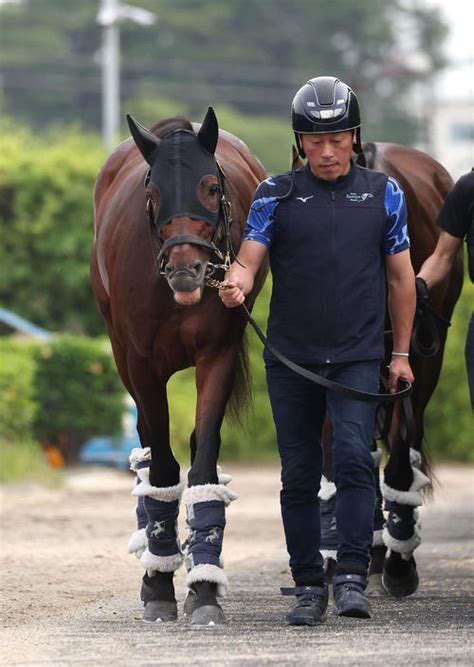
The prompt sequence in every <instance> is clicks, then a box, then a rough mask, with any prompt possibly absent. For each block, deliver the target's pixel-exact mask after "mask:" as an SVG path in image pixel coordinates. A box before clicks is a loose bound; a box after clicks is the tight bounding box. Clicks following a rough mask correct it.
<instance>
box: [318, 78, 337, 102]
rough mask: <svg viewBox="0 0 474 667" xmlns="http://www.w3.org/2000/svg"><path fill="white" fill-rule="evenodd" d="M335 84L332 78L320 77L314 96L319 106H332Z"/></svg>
mask: <svg viewBox="0 0 474 667" xmlns="http://www.w3.org/2000/svg"><path fill="white" fill-rule="evenodd" d="M335 83H336V81H335V80H334V79H333V78H332V76H321V77H320V78H319V81H318V83H317V87H315V92H316V96H317V98H318V102H319V104H321V105H326V104H327V105H329V104H334V97H335V95H334V93H335V87H336V86H335Z"/></svg>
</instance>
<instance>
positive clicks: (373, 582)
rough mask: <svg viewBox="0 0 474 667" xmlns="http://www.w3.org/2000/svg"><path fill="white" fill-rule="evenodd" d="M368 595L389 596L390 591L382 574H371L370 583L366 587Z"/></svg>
mask: <svg viewBox="0 0 474 667" xmlns="http://www.w3.org/2000/svg"><path fill="white" fill-rule="evenodd" d="M365 592H366V595H367V596H368V597H370V598H382V597H387V596H388V593H387V590H386V588H385V586H384V585H383V582H382V575H381V574H369V583H368V584H367V588H366V589H365Z"/></svg>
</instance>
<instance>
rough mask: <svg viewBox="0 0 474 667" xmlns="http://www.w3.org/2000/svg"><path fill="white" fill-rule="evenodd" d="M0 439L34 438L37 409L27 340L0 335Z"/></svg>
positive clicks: (32, 369) (21, 439) (19, 439)
mask: <svg viewBox="0 0 474 667" xmlns="http://www.w3.org/2000/svg"><path fill="white" fill-rule="evenodd" d="M0 357H1V360H2V363H1V364H0V396H1V400H0V440H1V441H5V442H15V441H27V440H28V439H29V438H31V434H32V430H33V424H34V420H35V416H36V413H37V409H38V404H37V402H36V401H35V397H34V385H33V378H34V373H35V367H36V364H35V361H34V358H33V354H32V348H31V346H29V345H28V344H26V345H25V344H23V343H18V342H17V343H14V342H12V341H11V340H9V339H7V340H5V339H0Z"/></svg>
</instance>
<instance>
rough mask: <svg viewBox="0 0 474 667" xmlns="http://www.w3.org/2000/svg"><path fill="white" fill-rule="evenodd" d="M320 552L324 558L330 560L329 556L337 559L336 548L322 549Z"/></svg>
mask: <svg viewBox="0 0 474 667" xmlns="http://www.w3.org/2000/svg"><path fill="white" fill-rule="evenodd" d="M319 553H320V554H321V556H322V557H323V558H324V560H328V559H329V558H332V560H337V551H336V549H321V550H320V552H319Z"/></svg>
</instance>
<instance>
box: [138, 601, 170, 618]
mask: <svg viewBox="0 0 474 667" xmlns="http://www.w3.org/2000/svg"><path fill="white" fill-rule="evenodd" d="M177 618H178V607H177V605H176V602H168V601H166V600H150V602H147V603H146V605H145V611H144V612H143V622H144V623H165V622H166V621H176V619H177Z"/></svg>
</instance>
